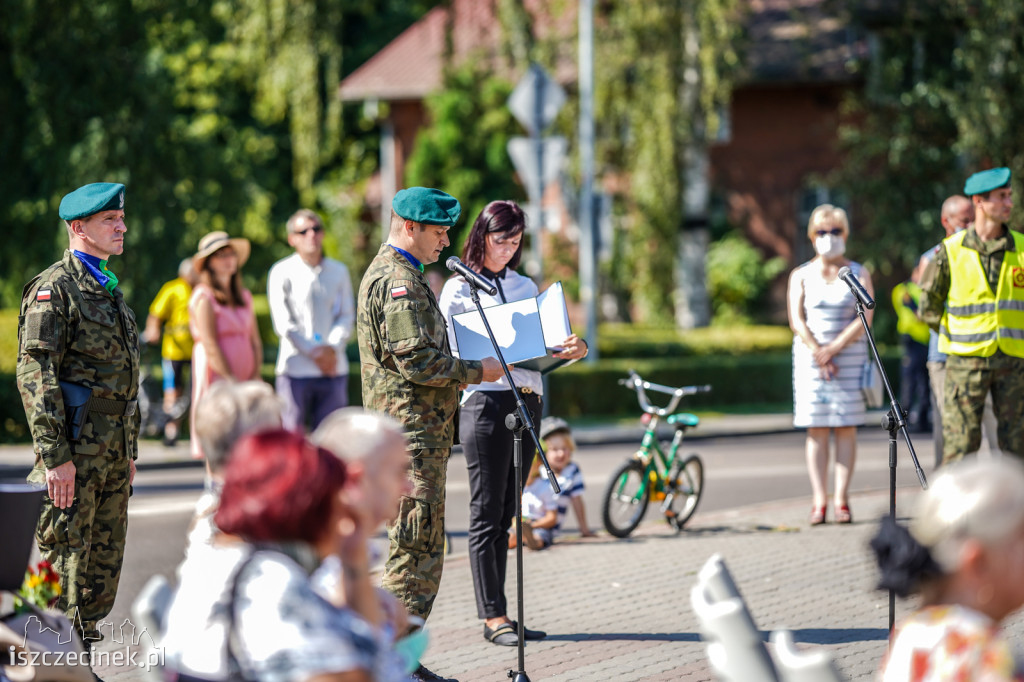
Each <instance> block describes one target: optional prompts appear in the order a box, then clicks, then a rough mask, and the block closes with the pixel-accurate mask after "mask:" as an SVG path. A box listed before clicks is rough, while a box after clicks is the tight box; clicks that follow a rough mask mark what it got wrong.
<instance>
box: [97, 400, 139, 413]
mask: <svg viewBox="0 0 1024 682" xmlns="http://www.w3.org/2000/svg"><path fill="white" fill-rule="evenodd" d="M138 407H139V401H138V400H108V399H107V398H92V399H90V400H89V411H90V412H98V413H99V414H114V415H123V416H125V417H130V416H132V415H133V414H135V410H136V409H138Z"/></svg>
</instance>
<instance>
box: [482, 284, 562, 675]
mask: <svg viewBox="0 0 1024 682" xmlns="http://www.w3.org/2000/svg"><path fill="white" fill-rule="evenodd" d="M465 279H466V281H467V282H469V295H470V297H472V299H473V303H474V304H475V305H476V310H477V312H478V313H480V319H482V320H483V321H484V329H486V330H487V336H488V337H489V338H490V340H491V346H492V347H493V348H494V354H495V356H497V358H498V362H500V363H501V368H502V370H504V372H505V380H506V381H507V382H508V386H509V388H510V389H511V390H512V395H513V396H515V399H516V410H515V412H510V413H509V414H508V416H507V417H505V428H507V429H508V430H510V431H512V438H513V441H512V461H513V464H514V465H515V470H516V602H517V605H516V606H517V611H516V613H517V619H518V620H517V622H518V625H519V628H518V630H519V632H518V633H517V634H518V635H519V642H518V644H517V648H518V649H519V668H518V669H517V670H509V671H508V676H509V677H510V678H511V679H512V680H513V682H530V677H529V676H528V675H527V674H526V668H525V663H526V660H525V654H524V652H523V646H524V644H525V634H526V624H525V619H524V618H523V431H529V432H530V436H531V437H532V438H533V443H534V445H536V446H537V454H539V455H540V461H541V463H542V464H543V465H544V469H545V470H546V471H547V473H548V482H549V483H550V484H551V489H552V490H554V491H555V494H556V495H557V494H558V493H560V492H562V490H561V488H560V487H559V486H558V481H556V480H555V474H554V473H553V472H552V471H551V467H550V466H549V465H548V458H547V456H546V455H545V454H544V448H543V447H541V444H540V438H538V437H537V429H536V428H535V427H534V425H533V420H532V419H531V418H530V412H529V410H527V409H526V403H525V402H523V396H522V394H521V393H519V389H518V388H517V387H516V384H515V381H513V380H512V373H511V372H510V371H509V369H508V365H507V364H505V358H504V356H503V355H502V354H501V346H499V345H498V341H497V339H495V338H494V332H492V331H491V323H490V322H488V321H487V316H486V315H484V308H483V306H482V305H480V292H479V291H478V287H477V285H476V283H475V282H473V280H472V279H469V278H465Z"/></svg>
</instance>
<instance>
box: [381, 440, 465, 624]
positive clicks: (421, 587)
mask: <svg viewBox="0 0 1024 682" xmlns="http://www.w3.org/2000/svg"><path fill="white" fill-rule="evenodd" d="M450 453H451V450H450V449H449V448H443V449H422V450H411V451H410V452H409V455H410V459H411V463H410V468H409V477H410V479H411V481H412V492H411V493H410V494H409V496H408V497H402V500H401V504H400V506H399V511H398V516H397V517H396V518H395V520H394V521H392V522H391V523H389V524H388V539H389V540H390V541H391V546H390V548H389V550H388V559H387V562H386V563H385V564H384V575H383V577H382V578H381V586H382V587H383V588H384V589H386V590H387V591H388V592H390V593H391V594H393V595H395V597H397V598H398V600H399V601H400V602H402V604H404V605H405V608H406V609H407V610H408V611H409V613H410V614H411V615H413V616H419V617H420V618H424V619H425V618H426V617H427V616H429V615H430V610H431V608H433V606H434V599H435V598H436V597H437V590H438V588H439V587H440V585H441V570H442V569H443V568H444V487H445V480H446V478H447V473H448V455H449V454H450Z"/></svg>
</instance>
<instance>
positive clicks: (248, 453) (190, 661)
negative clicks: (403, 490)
mask: <svg viewBox="0 0 1024 682" xmlns="http://www.w3.org/2000/svg"><path fill="white" fill-rule="evenodd" d="M346 479H347V477H346V471H345V465H344V463H343V462H342V461H341V460H340V459H339V458H337V457H335V456H334V455H333V454H331V453H330V452H328V451H327V450H324V449H322V448H319V447H317V446H315V445H313V444H311V443H310V442H308V441H307V440H306V439H305V438H303V437H302V436H300V435H298V434H294V433H291V432H288V431H284V430H272V431H263V432H260V433H256V434H253V435H249V436H245V437H243V438H242V439H241V440H239V442H238V443H237V444H236V445H235V448H234V450H233V452H232V455H231V457H230V459H229V460H228V464H227V467H226V469H225V471H224V488H223V492H222V493H221V500H220V507H219V509H218V510H217V514H216V517H215V521H216V524H217V527H218V528H219V529H220V530H221V536H219V538H218V549H217V550H216V551H214V552H211V553H204V554H203V555H202V556H203V560H202V561H189V560H186V561H185V563H184V564H183V565H182V568H181V584H180V586H179V588H178V591H177V593H176V594H175V598H174V601H173V602H172V604H171V607H170V610H169V612H168V619H167V621H168V622H167V633H166V636H165V638H164V642H163V646H164V648H165V651H166V656H167V663H168V665H169V666H170V667H171V668H172V669H174V670H176V671H177V672H178V675H179V679H180V680H182V681H183V682H184V681H185V680H196V679H201V680H227V679H229V678H234V679H237V678H239V677H242V678H244V679H246V680H261V681H267V682H270V681H273V682H307V681H311V680H316V682H369V681H370V680H385V679H398V678H400V677H401V672H400V669H398V668H396V667H395V666H397V665H398V663H397V661H394V660H393V656H392V654H391V649H390V646H389V645H388V644H387V642H385V640H384V638H383V636H382V634H381V630H380V625H381V624H382V622H383V617H382V614H381V611H380V606H379V603H378V601H377V598H376V594H375V592H374V589H373V587H372V585H371V584H370V578H369V556H368V550H367V545H366V537H365V533H366V529H365V528H363V527H362V525H361V522H360V518H361V515H360V514H358V513H356V511H355V510H353V509H351V508H350V507H349V506H348V505H347V504H346V503H345V496H344V495H343V494H342V488H343V487H344V486H345V483H346ZM330 555H337V556H338V557H339V558H340V559H341V562H342V565H343V572H342V576H343V580H344V590H345V595H346V599H347V606H346V607H345V608H338V607H336V606H334V605H332V604H330V603H329V602H327V601H326V600H325V599H323V598H322V597H320V596H319V595H318V594H317V593H316V592H315V591H314V589H313V587H312V586H311V584H310V580H309V576H310V574H311V573H312V572H313V571H314V570H315V569H316V568H317V566H318V565H319V564H320V562H321V561H322V560H323V559H324V558H326V557H327V556H330Z"/></svg>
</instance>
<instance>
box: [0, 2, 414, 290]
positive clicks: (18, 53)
mask: <svg viewBox="0 0 1024 682" xmlns="http://www.w3.org/2000/svg"><path fill="white" fill-rule="evenodd" d="M427 5H428V3H427V2H426V1H425V0H378V1H374V0H346V1H345V2H334V1H329V0H271V1H269V2H255V1H254V0H215V1H214V2H212V3H204V2H196V1H195V0H189V1H186V2H169V1H168V0H92V1H91V2H88V3H85V2H81V1H80V0H74V1H72V2H66V1H60V2H58V1H57V0H0V16H3V17H4V21H3V22H2V24H0V103H2V105H3V110H4V126H3V127H2V128H0V152H2V154H3V159H4V162H5V163H4V164H3V166H0V186H2V187H3V188H4V192H3V193H2V194H0V220H2V221H3V224H4V225H5V226H6V227H7V229H8V230H9V232H10V233H11V234H15V235H18V236H19V240H18V245H17V247H16V248H10V249H4V250H3V251H2V252H0V306H14V305H17V303H18V301H19V300H20V292H21V287H22V286H23V285H24V283H25V282H26V281H27V280H28V278H29V277H31V276H32V275H33V274H34V273H36V272H38V271H39V270H41V269H42V268H43V267H45V266H46V265H47V264H49V263H51V262H53V261H54V260H55V259H56V257H57V256H58V255H59V253H60V251H61V250H62V249H63V248H64V247H65V246H66V244H67V242H66V237H65V236H64V231H63V228H62V227H61V225H60V222H59V220H58V219H57V217H56V214H57V205H58V203H59V201H60V197H61V196H62V195H63V194H65V193H66V192H68V191H70V190H71V189H74V188H75V187H77V186H79V185H81V184H84V183H86V182H90V181H100V180H109V181H119V182H124V183H125V184H126V185H128V196H127V205H126V208H127V224H128V228H129V231H128V234H127V237H126V240H127V244H126V252H125V255H124V257H122V258H118V259H116V261H115V262H113V263H111V267H112V268H113V269H114V271H115V272H117V273H118V275H119V277H120V278H121V281H122V282H123V287H124V289H125V293H126V296H127V297H128V300H129V301H131V303H132V304H133V305H134V306H135V307H136V308H137V309H141V308H143V307H144V306H145V305H146V304H147V303H148V301H149V300H150V298H151V296H152V295H153V294H154V293H155V291H156V289H157V288H158V287H159V286H160V284H161V283H162V281H163V280H164V279H166V278H169V277H171V276H173V273H174V272H175V271H176V269H177V262H178V260H179V259H180V258H182V257H184V256H186V255H189V254H190V253H192V252H193V251H194V249H195V245H196V244H197V243H198V241H199V238H200V236H201V235H202V234H204V233H206V232H208V231H210V230H215V229H225V230H227V231H229V232H231V233H232V234H236V235H242V236H245V237H248V238H249V239H250V240H252V241H253V243H254V247H255V248H254V249H253V255H252V259H251V260H250V262H249V263H248V264H247V265H246V267H245V269H244V274H245V276H246V279H247V282H248V284H249V286H251V287H253V288H254V289H260V288H262V281H263V278H264V277H265V273H266V270H267V268H268V267H269V265H270V264H271V263H272V262H273V261H274V260H276V259H277V258H279V257H281V256H282V255H284V254H285V253H286V252H287V250H288V247H287V245H286V244H284V240H283V238H282V231H283V225H284V221H285V220H286V219H287V217H288V215H290V214H291V213H292V212H293V211H294V210H295V209H296V208H298V207H299V206H300V205H305V206H309V207H311V208H314V209H317V210H320V211H322V212H324V213H325V215H326V216H327V217H328V226H329V232H330V235H329V236H330V240H329V242H328V243H330V244H333V245H336V246H343V247H344V248H341V249H339V255H340V256H341V257H342V258H343V259H344V260H348V261H349V262H351V261H352V260H353V259H357V258H358V254H353V253H352V250H351V249H350V248H349V245H348V244H347V243H345V242H344V241H343V240H345V239H346V238H347V231H348V230H349V228H350V224H349V223H348V222H346V223H344V224H341V220H342V219H343V218H344V219H345V220H349V219H351V220H352V221H353V223H354V224H355V225H356V226H357V228H356V231H358V225H359V218H358V216H359V215H360V213H361V210H360V209H361V205H355V203H354V202H351V201H349V202H347V203H346V197H345V193H344V190H345V189H346V188H348V187H351V186H353V185H357V184H358V183H361V182H363V181H364V180H365V178H366V177H368V176H369V174H370V173H371V172H372V163H368V162H367V160H368V159H369V160H371V161H372V160H373V159H374V158H375V157H376V144H377V143H376V136H375V134H374V133H375V131H373V130H372V129H371V127H370V126H368V125H367V124H366V122H365V121H363V120H362V119H361V117H360V115H359V113H358V112H357V111H347V112H346V111H343V110H342V109H341V107H340V104H339V102H338V100H337V97H336V94H335V91H336V87H337V84H338V82H339V80H340V78H341V77H342V76H343V75H344V73H345V69H344V64H343V61H342V56H343V51H342V47H341V46H342V45H343V44H344V45H346V49H347V50H349V51H350V52H351V53H352V54H353V55H355V56H356V57H354V61H353V65H358V64H359V63H361V60H362V59H363V58H365V57H366V56H368V55H371V54H373V53H374V52H376V51H377V50H378V49H380V47H382V46H383V44H385V43H386V42H387V41H388V40H390V39H391V38H393V37H394V36H395V35H397V33H398V31H400V30H402V29H403V28H405V27H406V26H407V25H408V24H409V23H411V22H412V21H414V20H415V19H416V18H418V16H419V15H421V14H422V13H423V12H424V11H426V9H427V8H428V7H427ZM356 59H358V61H356ZM358 272H361V270H360V271H357V273H358Z"/></svg>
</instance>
